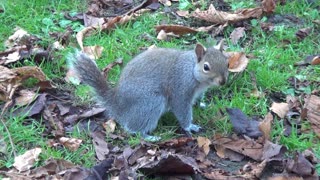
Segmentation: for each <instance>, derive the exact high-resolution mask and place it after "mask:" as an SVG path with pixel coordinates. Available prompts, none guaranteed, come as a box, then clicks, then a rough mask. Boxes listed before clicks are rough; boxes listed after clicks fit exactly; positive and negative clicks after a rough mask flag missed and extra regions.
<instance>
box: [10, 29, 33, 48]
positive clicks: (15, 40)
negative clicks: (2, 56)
mask: <svg viewBox="0 0 320 180" xmlns="http://www.w3.org/2000/svg"><path fill="white" fill-rule="evenodd" d="M14 30H15V32H14V33H13V35H11V36H10V37H9V38H8V39H7V40H6V41H5V43H4V44H5V46H6V47H7V48H12V47H14V46H17V45H18V44H20V41H21V39H22V38H24V37H26V36H30V34H29V33H28V32H27V31H25V30H24V29H21V28H20V27H17V28H15V29H14Z"/></svg>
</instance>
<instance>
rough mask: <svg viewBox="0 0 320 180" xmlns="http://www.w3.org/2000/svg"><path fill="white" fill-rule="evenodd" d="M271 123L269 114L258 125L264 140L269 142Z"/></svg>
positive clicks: (271, 119)
mask: <svg viewBox="0 0 320 180" xmlns="http://www.w3.org/2000/svg"><path fill="white" fill-rule="evenodd" d="M272 121H273V116H272V114H271V113H270V112H269V113H268V114H267V115H266V116H265V117H264V119H263V121H262V122H260V124H259V129H260V131H261V132H262V134H263V138H264V140H270V132H271V124H272Z"/></svg>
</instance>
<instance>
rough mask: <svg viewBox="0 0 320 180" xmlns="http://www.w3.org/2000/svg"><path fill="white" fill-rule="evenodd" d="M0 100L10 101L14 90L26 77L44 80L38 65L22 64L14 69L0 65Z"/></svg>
mask: <svg viewBox="0 0 320 180" xmlns="http://www.w3.org/2000/svg"><path fill="white" fill-rule="evenodd" d="M0 70H1V72H2V73H1V75H0V98H1V99H0V100H3V101H5V102H7V101H10V100H11V99H12V96H13V95H14V93H15V90H16V89H17V88H18V87H19V86H20V85H21V84H22V82H24V81H25V80H26V79H29V78H31V77H33V78H36V79H38V80H39V81H45V80H46V76H45V74H44V73H43V72H42V70H41V69H40V68H39V67H35V66H23V67H19V68H14V69H8V68H6V67H4V66H1V65H0Z"/></svg>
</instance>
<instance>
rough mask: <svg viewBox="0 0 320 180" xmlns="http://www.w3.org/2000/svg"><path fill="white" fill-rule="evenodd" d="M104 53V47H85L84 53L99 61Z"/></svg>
mask: <svg viewBox="0 0 320 180" xmlns="http://www.w3.org/2000/svg"><path fill="white" fill-rule="evenodd" d="M102 51H103V47H102V46H86V47H83V52H84V53H86V54H87V55H88V56H89V57H90V58H91V59H99V58H100V57H101V54H102Z"/></svg>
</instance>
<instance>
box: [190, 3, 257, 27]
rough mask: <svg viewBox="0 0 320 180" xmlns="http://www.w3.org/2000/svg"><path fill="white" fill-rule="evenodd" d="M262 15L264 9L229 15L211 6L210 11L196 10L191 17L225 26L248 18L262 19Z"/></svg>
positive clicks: (252, 9) (241, 11)
mask: <svg viewBox="0 0 320 180" xmlns="http://www.w3.org/2000/svg"><path fill="white" fill-rule="evenodd" d="M261 15H262V8H260V7H258V8H250V9H243V10H240V11H237V12H234V13H228V12H223V11H218V10H216V8H215V7H214V6H213V5H212V4H211V5H210V6H209V9H208V10H206V11H201V10H200V9H196V10H195V11H194V12H193V13H192V15H191V16H193V17H195V18H199V19H202V20H205V21H208V22H211V23H215V24H225V23H227V22H229V23H234V22H238V21H242V20H245V19H248V18H258V17H261Z"/></svg>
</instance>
